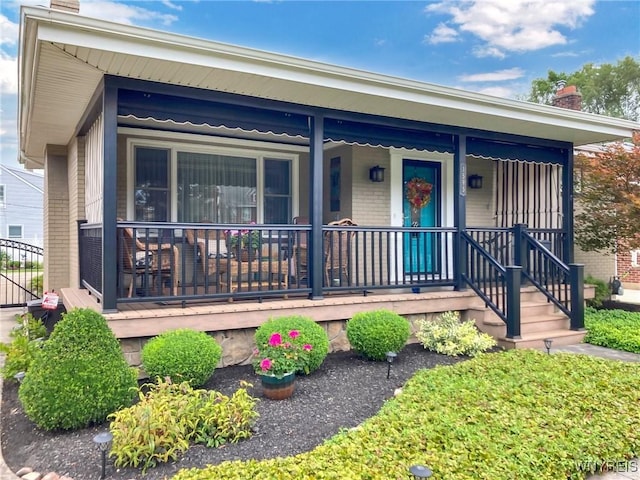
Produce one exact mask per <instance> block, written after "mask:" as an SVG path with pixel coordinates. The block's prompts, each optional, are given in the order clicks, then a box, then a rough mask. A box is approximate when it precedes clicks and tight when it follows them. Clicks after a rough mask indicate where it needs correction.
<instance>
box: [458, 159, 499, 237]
mask: <svg viewBox="0 0 640 480" xmlns="http://www.w3.org/2000/svg"><path fill="white" fill-rule="evenodd" d="M495 163H496V162H495V161H493V160H485V159H483V158H473V157H467V175H468V176H469V175H474V174H475V175H480V176H482V188H477V189H473V188H469V187H468V186H467V226H468V227H494V226H495V225H496V221H495V218H494V213H495V205H494V195H493V190H494V169H495ZM447 193H449V192H447Z"/></svg>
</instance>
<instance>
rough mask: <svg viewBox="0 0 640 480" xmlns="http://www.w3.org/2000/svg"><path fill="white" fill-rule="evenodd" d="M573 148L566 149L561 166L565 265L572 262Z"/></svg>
mask: <svg viewBox="0 0 640 480" xmlns="http://www.w3.org/2000/svg"><path fill="white" fill-rule="evenodd" d="M573 183H574V182H573V148H569V149H567V154H566V161H565V163H564V165H563V166H562V230H563V231H564V234H565V236H564V245H563V251H564V258H563V259H562V261H563V262H564V263H566V264H567V265H568V264H570V263H573V260H574V258H573V189H574V184H573Z"/></svg>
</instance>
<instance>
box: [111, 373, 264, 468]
mask: <svg viewBox="0 0 640 480" xmlns="http://www.w3.org/2000/svg"><path fill="white" fill-rule="evenodd" d="M241 386H242V388H240V389H238V390H237V391H236V392H235V393H234V394H233V396H232V397H231V398H229V397H227V396H225V395H222V394H221V393H219V392H216V391H206V390H194V389H193V388H192V387H191V386H190V385H189V383H188V382H183V383H181V384H172V383H171V382H170V381H166V382H165V381H162V380H160V381H159V383H158V384H157V385H153V384H151V385H148V386H145V387H146V388H148V391H147V393H146V394H143V393H142V392H141V391H139V393H138V396H139V402H138V403H137V404H135V405H133V406H132V407H129V408H125V409H122V410H120V411H118V412H115V413H113V414H111V415H109V419H110V420H111V425H110V430H111V433H112V434H113V442H112V446H111V452H110V454H109V455H110V456H111V457H114V458H115V461H114V464H115V465H116V466H117V467H128V466H131V467H136V468H137V467H142V472H143V473H144V472H146V470H147V469H148V468H149V467H153V466H155V465H157V464H158V463H159V462H168V461H170V460H172V461H175V460H177V459H178V456H179V454H180V453H183V452H185V451H186V450H187V449H188V448H189V444H190V441H192V442H194V443H201V444H204V445H206V446H208V447H218V446H220V445H222V444H224V443H227V442H229V443H236V442H238V441H239V440H242V439H244V438H248V437H249V436H251V426H252V425H253V422H254V420H255V418H256V417H257V416H258V413H257V412H256V410H255V404H256V401H257V400H256V399H255V398H253V397H251V396H250V395H249V394H248V393H247V390H246V387H247V386H250V385H249V384H247V383H242V384H241Z"/></svg>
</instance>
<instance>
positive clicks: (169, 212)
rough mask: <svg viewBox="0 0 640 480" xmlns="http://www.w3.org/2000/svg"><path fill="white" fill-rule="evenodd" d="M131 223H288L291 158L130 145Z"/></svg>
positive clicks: (294, 168)
mask: <svg viewBox="0 0 640 480" xmlns="http://www.w3.org/2000/svg"><path fill="white" fill-rule="evenodd" d="M130 151H131V152H132V156H133V159H132V160H133V161H132V162H130V165H132V168H131V170H130V182H132V184H133V198H134V200H133V202H132V203H133V213H134V215H133V217H134V219H135V220H136V221H157V222H165V221H178V222H185V223H191V222H213V223H252V222H255V223H265V224H286V223H290V222H291V219H292V218H293V216H294V215H293V211H294V200H295V199H294V192H295V187H296V186H295V182H294V178H295V172H296V171H297V166H296V164H297V155H291V154H282V155H281V154H276V155H274V154H273V153H269V154H267V153H262V152H259V151H252V150H248V149H233V148H213V147H212V148H206V147H200V146H191V145H187V144H184V145H182V144H171V145H169V144H166V143H163V142H153V141H148V142H147V141H145V142H142V141H140V142H136V141H132V148H131V150H130Z"/></svg>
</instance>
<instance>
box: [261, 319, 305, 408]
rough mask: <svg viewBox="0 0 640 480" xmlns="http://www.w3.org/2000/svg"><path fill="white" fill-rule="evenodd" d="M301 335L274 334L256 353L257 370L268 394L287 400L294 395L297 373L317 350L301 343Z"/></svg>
mask: <svg viewBox="0 0 640 480" xmlns="http://www.w3.org/2000/svg"><path fill="white" fill-rule="evenodd" d="M299 337H300V332H299V331H297V330H290V331H289V332H287V333H286V334H284V335H283V334H282V333H280V332H274V333H272V334H271V336H270V337H269V340H268V341H267V342H265V343H264V344H261V345H258V346H257V348H256V349H255V350H254V352H253V353H254V357H253V367H254V369H255V371H256V373H257V374H258V375H259V376H260V380H261V382H262V389H263V392H264V395H265V396H266V397H267V398H270V399H272V400H283V399H285V398H289V397H290V396H291V395H292V394H293V390H294V387H295V378H296V371H297V370H300V369H301V367H302V366H303V365H306V364H307V360H308V356H309V354H310V352H311V351H312V350H313V346H312V345H311V344H310V343H302V342H301V341H300V340H299Z"/></svg>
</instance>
